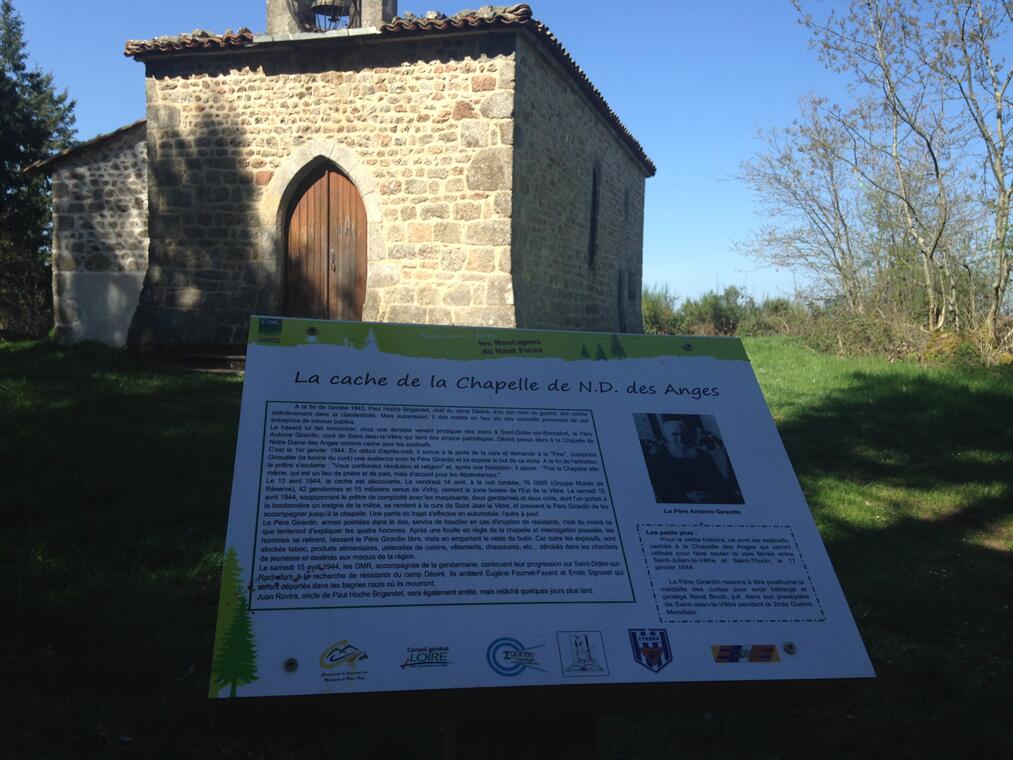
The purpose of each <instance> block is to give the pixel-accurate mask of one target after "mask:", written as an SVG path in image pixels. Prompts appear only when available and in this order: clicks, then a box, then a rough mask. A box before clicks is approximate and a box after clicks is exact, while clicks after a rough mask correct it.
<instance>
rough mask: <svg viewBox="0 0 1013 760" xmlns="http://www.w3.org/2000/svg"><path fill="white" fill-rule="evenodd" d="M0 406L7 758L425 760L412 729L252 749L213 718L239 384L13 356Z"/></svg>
mask: <svg viewBox="0 0 1013 760" xmlns="http://www.w3.org/2000/svg"><path fill="white" fill-rule="evenodd" d="M0 393H2V394H3V398H4V403H3V405H2V406H0V430H2V431H3V433H2V435H0V484H2V488H0V515H2V519H3V529H2V530H0V577H2V578H4V582H3V583H0V609H3V610H4V615H3V617H4V619H5V623H4V626H3V629H2V633H0V642H2V648H0V672H3V674H4V675H3V679H2V681H0V711H2V714H3V716H4V717H3V720H2V721H0V724H2V728H0V745H2V746H3V750H2V751H0V754H2V755H3V756H4V757H5V758H20V757H25V758H28V757H31V758H44V757H92V756H122V757H223V758H228V757H236V758H248V757H293V758H296V757H314V758H317V757H329V756H338V755H340V756H342V757H349V756H356V755H357V754H361V756H369V757H385V756H386V757H412V756H415V754H416V753H419V752H421V753H422V754H421V755H419V756H422V755H426V756H432V754H433V752H432V751H430V752H425V748H426V740H427V739H428V740H429V741H430V743H431V744H432V742H433V741H435V738H434V736H433V735H432V734H431V733H430V734H427V733H426V732H424V731H419V730H417V729H409V728H406V729H405V730H403V731H399V730H393V731H386V730H385V731H383V732H378V731H376V730H375V729H373V728H369V727H357V726H341V727H340V730H339V731H337V732H336V731H335V728H334V726H324V727H320V728H314V727H312V726H305V727H299V729H300V730H299V734H298V736H296V737H288V738H286V739H281V738H280V737H279V732H277V731H274V732H271V736H270V737H268V736H260V737H254V738H250V739H244V738H243V737H241V736H237V735H236V734H235V733H234V732H230V731H227V730H225V729H224V728H222V727H221V726H219V725H217V724H215V723H214V722H213V721H212V720H211V719H210V717H209V712H208V704H207V702H208V700H207V690H208V683H207V681H208V673H209V671H210V657H211V644H212V636H213V628H214V619H215V611H216V606H217V589H218V583H219V573H220V563H221V551H222V548H223V545H224V541H225V526H226V521H227V514H228V501H229V491H230V487H231V481H232V466H233V459H234V455H235V435H236V426H237V422H238V417H239V401H240V394H241V384H240V382H239V381H238V379H237V378H223V377H220V376H209V375H201V374H193V373H185V372H167V371H165V368H164V367H157V366H152V365H150V364H139V363H137V362H136V361H134V360H132V359H131V358H129V357H128V356H126V355H124V354H123V353H120V352H114V351H108V350H106V349H103V348H100V347H95V346H84V347H75V348H72V349H71V348H67V349H61V348H58V347H55V346H53V345H51V344H48V343H38V344H21V345H19V346H16V347H8V346H4V347H0ZM339 723H340V721H339ZM432 746H435V744H432Z"/></svg>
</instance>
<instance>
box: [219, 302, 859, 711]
mask: <svg viewBox="0 0 1013 760" xmlns="http://www.w3.org/2000/svg"><path fill="white" fill-rule="evenodd" d="M872 675H873V672H872V667H871V665H870V663H869V660H868V657H867V655H866V652H865V648H864V646H863V644H862V641H861V638H860V636H859V634H858V631H857V629H856V627H855V623H854V621H853V619H852V617H851V614H850V612H849V610H848V606H847V603H846V601H845V599H844V596H843V594H842V592H841V588H840V586H839V584H838V582H837V579H836V577H835V575H834V572H833V569H832V567H831V564H830V561H829V559H828V557H827V553H826V550H825V549H824V547H823V544H822V542H821V540H820V537H819V534H818V533H817V530H816V527H815V524H814V523H813V519H812V517H811V515H810V512H809V509H808V507H807V505H806V502H805V499H804V497H803V495H802V492H801V490H800V488H799V485H798V481H797V479H796V477H795V474H794V472H793V471H792V468H791V465H790V463H789V461H788V458H787V456H786V454H785V451H784V448H783V446H782V444H781V441H780V438H779V436H778V433H777V430H776V429H775V427H774V423H773V420H772V419H771V416H770V413H769V412H768V410H767V407H766V404H765V403H764V400H763V397H762V395H761V392H760V389H759V386H758V385H757V382H756V379H755V376H754V374H753V371H752V368H751V366H750V364H749V361H748V359H747V357H746V354H745V352H744V350H743V348H742V345H741V344H740V343H739V342H738V341H737V340H734V339H720V338H673V337H659V336H642V335H636V336H634V335H610V334H597V333H573V332H550V331H517V330H498V329H482V328H455V327H436V326H407V325H385V324H366V323H342V322H324V321H311V320H298V319H281V318H268V317H254V318H253V320H252V324H251V331H250V344H249V349H248V354H247V364H246V378H245V383H244V387H243V402H242V413H241V419H240V425H239V439H238V446H237V453H236V464H235V475H234V481H233V490H232V501H231V508H230V513H229V525H228V535H227V542H226V553H225V564H224V573H223V582H222V590H221V600H220V605H219V612H218V625H217V632H216V639H215V649H214V658H213V667H212V682H211V696H212V697H214V698H228V697H237V696H238V697H262V696H283V695H313V694H350V693H364V692H416V691H425V690H453V689H480V690H481V689H488V688H494V687H504V686H556V687H560V686H574V685H578V684H579V685H590V684H612V685H616V684H625V685H636V684H663V683H667V684H676V683H693V682H722V681H779V680H787V681H795V680H806V679H856V678H866V677H871V676H872Z"/></svg>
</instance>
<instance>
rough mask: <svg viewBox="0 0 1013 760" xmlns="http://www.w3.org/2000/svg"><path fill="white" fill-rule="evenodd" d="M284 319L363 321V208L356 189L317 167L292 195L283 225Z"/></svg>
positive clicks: (333, 172) (333, 171) (336, 174)
mask: <svg viewBox="0 0 1013 760" xmlns="http://www.w3.org/2000/svg"><path fill="white" fill-rule="evenodd" d="M286 240H287V244H286V256H285V314H286V315H287V316H291V317H311V318H316V319H346V320H359V319H362V303H363V301H364V300H365V298H366V207H365V206H364V205H363V203H362V197H361V196H360V195H359V191H358V190H356V189H355V185H353V184H352V182H351V180H349V179H348V177H346V176H345V175H344V174H342V173H341V172H339V171H337V170H336V169H333V168H329V167H321V168H320V169H318V170H317V171H315V172H313V173H312V174H311V175H310V176H309V177H308V178H307V179H306V181H305V182H304V183H303V185H302V187H301V189H300V190H299V191H298V192H297V193H296V194H295V197H294V198H293V200H292V205H291V207H290V208H289V212H288V219H287V224H286Z"/></svg>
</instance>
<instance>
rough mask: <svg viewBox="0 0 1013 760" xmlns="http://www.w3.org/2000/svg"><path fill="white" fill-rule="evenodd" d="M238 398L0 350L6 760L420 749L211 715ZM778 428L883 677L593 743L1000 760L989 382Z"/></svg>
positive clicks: (998, 485) (998, 391)
mask: <svg viewBox="0 0 1013 760" xmlns="http://www.w3.org/2000/svg"><path fill="white" fill-rule="evenodd" d="M240 388H241V386H240V384H239V382H238V381H237V380H235V379H231V378H221V377H214V376H207V375H194V374H188V373H173V372H165V371H164V368H158V367H152V366H150V365H145V364H138V363H136V362H134V361H132V360H131V359H130V358H128V357H126V356H125V355H123V354H121V353H117V352H110V351H106V350H104V349H100V348H97V347H79V348H75V349H73V350H69V349H60V348H56V347H54V346H52V345H49V344H46V343H41V344H22V345H20V346H17V347H14V348H11V347H0V393H2V394H3V398H4V403H3V404H2V405H0V430H2V435H0V484H2V487H0V515H2V518H3V530H2V531H0V577H2V578H4V579H5V582H4V583H0V605H2V609H3V610H4V612H5V624H4V627H3V629H2V633H0V642H2V644H3V646H2V648H0V667H2V672H3V674H4V678H3V680H2V681H0V710H2V714H3V716H4V718H3V720H2V722H0V745H2V746H3V753H2V754H3V755H4V757H5V758H20V757H31V758H43V757H61V758H62V757H97V756H103V757H106V756H108V757H182V756H186V757H197V758H199V757H216V758H303V757H306V758H309V757H313V758H319V757H342V758H356V757H371V758H382V757H391V758H394V757H397V758H409V757H435V756H437V754H438V749H437V748H438V736H437V732H436V731H435V730H434V729H432V728H421V727H416V726H411V725H408V724H406V723H401V722H399V721H397V720H392V721H391V722H390V723H389V724H387V725H381V726H375V725H367V726H362V725H359V724H353V725H348V724H346V723H345V722H344V721H342V719H341V716H335V720H334V722H333V723H331V724H328V725H323V726H298V727H295V730H294V731H293V730H292V729H291V728H290V729H289V730H288V731H287V733H286V734H281V733H280V732H279V731H278V730H276V727H273V726H267V727H265V729H264V731H263V733H262V734H258V735H254V736H248V737H244V736H241V735H237V734H235V733H231V732H226V731H224V730H223V729H222V728H221V727H220V726H218V725H216V724H214V723H213V722H212V721H211V720H210V719H209V717H208V715H209V714H208V709H207V699H206V695H207V678H208V672H209V667H210V655H211V640H212V635H213V631H212V628H213V625H214V617H215V606H216V601H217V591H216V590H217V585H218V575H219V566H220V561H221V554H220V552H221V549H222V546H223V543H224V533H225V525H226V519H227V511H228V495H229V488H230V484H231V473H232V463H233V456H234V447H235V430H236V423H237V420H238V412H239V398H240ZM781 433H782V435H783V437H784V440H785V444H786V446H787V448H788V451H789V455H790V456H791V457H792V460H793V462H794V464H795V467H796V470H797V471H798V474H799V476H800V479H801V481H802V484H803V487H804V488H805V490H806V493H807V495H808V497H809V499H810V503H811V504H812V506H813V510H814V514H815V516H816V519H817V521H818V523H819V524H820V527H821V530H822V531H823V534H824V536H825V539H826V541H827V546H828V549H829V551H830V554H831V558H832V559H833V561H834V564H835V567H836V569H837V571H838V573H839V575H840V578H841V581H842V584H843V586H844V589H845V593H846V595H847V596H848V598H849V600H850V602H851V605H852V609H853V610H854V611H855V613H856V617H857V618H858V623H859V627H860V628H861V630H862V633H863V636H864V637H865V640H866V643H867V645H868V647H869V650H870V654H871V656H872V658H873V661H874V663H875V665H876V669H877V671H878V673H879V679H878V680H877V681H876V682H874V683H873V684H871V685H869V686H868V687H867V688H865V689H864V690H863V691H862V692H861V694H860V695H859V696H858V697H857V698H856V699H855V700H854V701H853V702H852V703H850V704H849V705H846V706H841V707H838V708H833V709H819V710H816V709H808V710H807V709H793V710H790V711H784V710H779V711H769V712H763V713H734V714H733V713H722V714H714V715H685V716H677V717H672V716H666V715H653V716H642V717H641V716H618V717H612V718H608V719H606V720H605V721H604V723H603V727H602V738H603V748H604V752H603V756H604V757H614V758H645V759H647V758H668V757H679V758H695V757H708V758H710V757H715V756H716V757H721V758H754V757H755V758H775V757H776V758H794V757H799V758H801V757H812V756H814V755H816V754H819V755H820V756H821V757H828V758H836V757H841V758H843V757H849V758H850V757H896V758H902V757H912V758H914V757H919V758H922V757H966V756H974V757H976V758H991V757H997V758H998V757H1009V756H1010V754H1011V752H1013V742H1011V734H1010V729H1009V723H1008V706H1009V705H1010V704H1011V703H1013V691H1011V683H1013V665H1011V662H1013V659H1011V658H1010V657H1009V656H1008V652H1009V651H1010V650H1011V644H1013V642H1011V640H1010V637H1011V634H1010V632H1011V630H1013V616H1011V611H1010V599H1011V597H1013V594H1011V591H1013V563H1011V558H1010V546H1011V535H1010V519H1011V512H1013V505H1011V496H1013V494H1011V483H1010V471H1011V464H1013V461H1011V456H1013V454H1011V452H1013V382H1011V381H1010V378H1009V375H1005V376H1003V375H996V374H989V373H981V374H980V375H976V374H970V375H966V374H956V373H953V374H947V373H936V374H931V375H929V374H924V373H921V374H918V375H917V376H909V375H905V374H904V373H903V372H900V373H896V374H894V373H892V372H884V373H883V374H873V373H870V374H853V375H852V376H850V378H849V383H848V384H847V387H846V388H845V389H843V390H840V391H835V392H832V393H831V394H829V395H826V396H824V397H823V398H822V399H821V400H820V401H819V403H816V404H813V405H811V406H808V407H806V408H804V409H799V410H798V411H797V412H795V413H794V414H793V416H791V417H789V418H788V419H787V420H786V421H785V422H783V423H782V425H781ZM672 634H673V642H675V641H677V639H678V631H677V630H673V631H672ZM676 656H678V650H677V649H676ZM383 719H384V716H378V721H379V722H380V723H381V724H382V721H383Z"/></svg>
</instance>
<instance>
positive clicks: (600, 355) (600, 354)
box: [594, 343, 608, 362]
mask: <svg viewBox="0 0 1013 760" xmlns="http://www.w3.org/2000/svg"><path fill="white" fill-rule="evenodd" d="M594 360H595V361H596V362H598V361H608V357H607V356H605V349H603V348H602V347H601V343H599V344H598V350H597V351H596V352H595V354H594Z"/></svg>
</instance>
